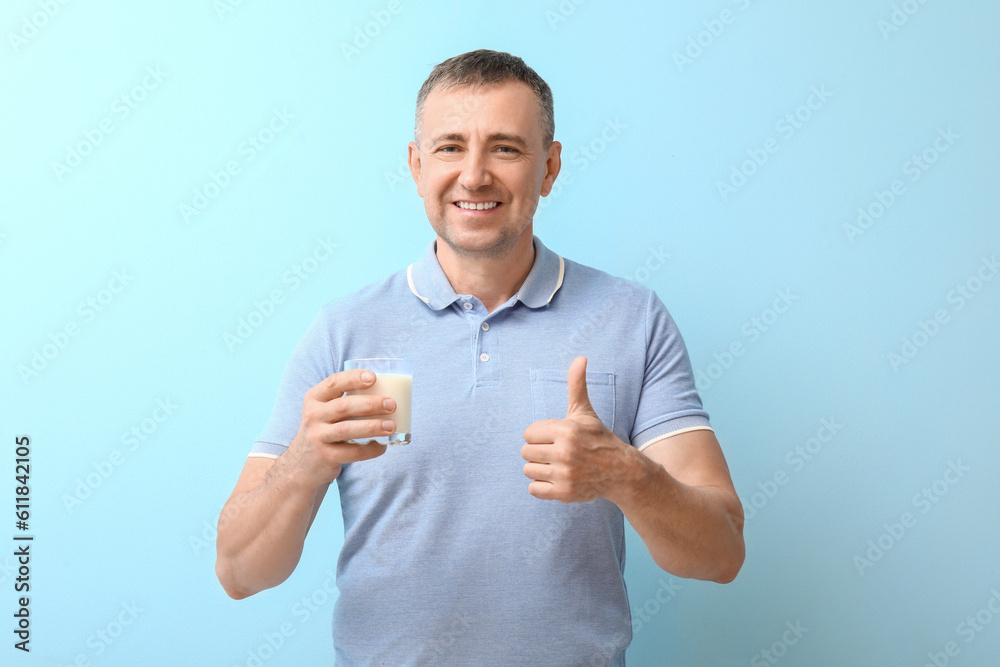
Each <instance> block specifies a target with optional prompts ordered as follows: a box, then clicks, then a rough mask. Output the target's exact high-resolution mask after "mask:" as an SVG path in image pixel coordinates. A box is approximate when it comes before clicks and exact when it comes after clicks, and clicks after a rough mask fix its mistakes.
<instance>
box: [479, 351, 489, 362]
mask: <svg viewBox="0 0 1000 667" xmlns="http://www.w3.org/2000/svg"><path fill="white" fill-rule="evenodd" d="M489 360H490V355H488V354H486V353H485V352H483V353H482V354H480V355H479V361H482V362H486V361H489Z"/></svg>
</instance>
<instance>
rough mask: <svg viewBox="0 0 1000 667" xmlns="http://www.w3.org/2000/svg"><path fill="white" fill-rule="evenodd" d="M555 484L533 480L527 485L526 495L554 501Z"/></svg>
mask: <svg viewBox="0 0 1000 667" xmlns="http://www.w3.org/2000/svg"><path fill="white" fill-rule="evenodd" d="M555 489H556V487H555V484H553V483H552V482H540V481H538V480H535V481H534V482H532V483H531V484H529V485H528V493H530V494H531V495H533V496H534V497H536V498H540V499H542V500H555V499H556V496H555Z"/></svg>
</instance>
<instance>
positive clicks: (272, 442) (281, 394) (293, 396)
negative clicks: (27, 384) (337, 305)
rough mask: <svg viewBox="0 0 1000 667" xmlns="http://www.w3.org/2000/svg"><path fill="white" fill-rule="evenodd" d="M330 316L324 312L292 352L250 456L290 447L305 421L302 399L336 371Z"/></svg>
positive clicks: (268, 454)
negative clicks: (268, 416) (275, 396)
mask: <svg viewBox="0 0 1000 667" xmlns="http://www.w3.org/2000/svg"><path fill="white" fill-rule="evenodd" d="M330 348H331V345H330V334H329V327H328V323H327V318H326V317H325V315H324V312H323V311H321V312H320V314H319V315H317V317H316V319H315V320H313V322H312V324H311V325H310V326H309V328H308V329H307V330H306V332H305V335H303V336H302V339H301V340H300V341H299V344H298V345H297V346H296V348H295V350H294V351H293V352H292V356H291V358H290V359H289V360H288V364H287V365H286V366H285V372H284V374H283V375H282V377H281V382H280V384H279V385H278V396H277V398H276V399H275V401H274V409H273V410H272V412H271V418H270V419H269V420H268V421H267V424H266V425H265V426H264V430H263V431H262V432H261V434H260V437H258V438H257V440H256V441H255V442H254V443H253V447H252V448H251V450H250V456H264V457H270V458H275V457H278V456H280V455H281V454H283V453H284V452H285V450H286V449H288V445H289V444H290V443H291V441H292V438H294V437H295V434H296V433H298V430H299V424H300V422H301V420H302V399H303V398H304V397H305V394H306V392H307V391H309V389H311V388H312V387H314V386H316V385H317V384H319V383H320V381H322V380H323V379H325V378H327V377H329V376H330V375H332V374H333V373H334V372H336V370H337V367H338V362H337V360H335V359H334V358H333V354H332V352H331V349H330Z"/></svg>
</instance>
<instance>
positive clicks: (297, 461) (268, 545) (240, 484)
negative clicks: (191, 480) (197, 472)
mask: <svg viewBox="0 0 1000 667" xmlns="http://www.w3.org/2000/svg"><path fill="white" fill-rule="evenodd" d="M374 382H375V375H374V374H373V373H371V372H370V371H361V370H352V371H345V372H343V373H335V374H334V375H331V376H330V377H329V378H327V379H326V380H324V381H323V382H321V383H319V384H318V385H316V386H315V387H313V388H311V389H310V390H309V391H308V392H306V395H305V398H304V399H303V405H302V423H301V425H300V426H299V432H298V434H296V436H295V438H294V439H293V440H292V442H291V443H290V444H289V446H288V450H287V451H286V452H285V453H284V454H282V455H281V456H279V457H278V458H277V459H273V460H272V459H264V458H259V457H250V458H249V459H247V462H246V464H245V465H244V467H243V471H242V473H240V478H239V480H238V481H237V483H236V488H235V489H234V490H233V494H232V495H231V496H230V498H229V500H228V501H226V504H225V506H224V507H223V508H222V512H221V514H220V515H219V528H218V538H217V540H216V552H217V556H216V562H215V572H216V575H217V576H218V577H219V582H220V583H221V584H222V587H223V588H224V589H225V590H226V593H227V594H229V596H230V597H232V598H235V599H241V598H245V597H248V596H250V595H253V594H254V593H257V592H259V591H262V590H264V589H266V588H271V587H273V586H277V585H278V584H280V583H281V582H283V581H284V580H285V579H287V578H288V577H289V575H291V573H292V571H293V570H294V569H295V566H296V565H297V564H298V562H299V558H300V557H301V555H302V547H303V544H304V543H305V538H306V534H307V533H308V532H309V527H310V526H311V525H312V522H313V519H314V518H315V517H316V512H318V511H319V507H320V504H321V503H322V502H323V497H324V496H325V495H326V491H327V488H328V487H329V486H330V482H332V481H333V480H334V479H335V478H336V477H337V476H338V475H339V474H340V468H341V464H343V463H348V462H352V461H362V460H365V459H371V458H374V457H376V456H380V455H381V454H383V453H384V452H385V450H386V446H385V445H379V444H376V443H370V444H367V445H355V444H347V443H346V442H344V441H345V440H351V439H363V438H370V437H375V436H381V435H389V434H391V433H392V432H393V431H395V424H393V422H392V421H391V420H388V421H387V422H384V421H383V420H382V419H380V418H379V419H369V420H359V421H345V420H347V419H348V418H349V417H352V416H381V415H388V414H391V413H392V412H393V411H394V410H395V409H396V406H395V403H394V402H393V401H392V399H384V397H382V396H344V392H345V391H349V390H352V389H364V388H366V387H370V386H371V385H372V384H374ZM386 425H388V426H389V428H384V427H385V426H386Z"/></svg>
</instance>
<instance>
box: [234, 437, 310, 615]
mask: <svg viewBox="0 0 1000 667" xmlns="http://www.w3.org/2000/svg"><path fill="white" fill-rule="evenodd" d="M326 489H327V485H326V484H322V485H319V486H313V485H312V484H310V483H308V482H305V481H304V480H303V479H301V476H300V475H297V474H296V471H295V468H294V466H293V465H292V463H291V461H290V460H289V459H288V458H287V455H283V456H280V457H278V459H277V460H276V461H275V463H274V465H273V466H271V468H270V469H269V470H268V471H267V474H266V476H265V477H264V479H263V480H262V482H261V483H260V484H258V485H257V486H256V487H255V488H253V489H251V490H249V491H247V492H245V493H241V494H239V495H234V496H233V497H231V498H230V499H229V501H228V502H227V503H226V504H225V506H224V507H223V508H222V512H221V514H220V515H219V528H218V537H217V540H216V550H217V560H216V567H215V569H216V573H217V575H218V577H219V581H220V582H221V583H222V586H223V588H225V590H226V593H228V594H229V595H230V597H233V598H236V599H240V598H244V597H248V596H250V595H253V594H255V593H258V592H260V591H262V590H265V589H267V588H272V587H274V586H277V585H278V584H280V583H281V582H283V581H284V580H285V579H287V578H288V577H289V575H291V573H292V571H293V570H294V569H295V566H296V565H297V564H298V562H299V558H300V557H301V555H302V547H303V544H304V543H305V538H306V534H307V533H308V531H309V526H310V525H311V524H312V520H313V518H314V517H315V515H316V512H317V510H318V509H319V505H320V503H321V502H322V500H323V496H324V495H325V493H326Z"/></svg>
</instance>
